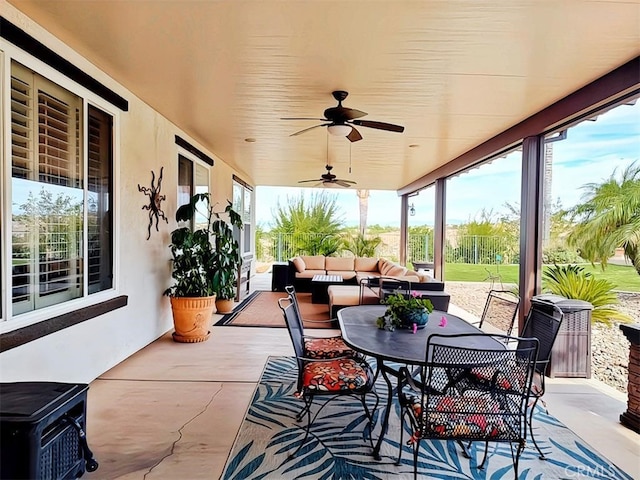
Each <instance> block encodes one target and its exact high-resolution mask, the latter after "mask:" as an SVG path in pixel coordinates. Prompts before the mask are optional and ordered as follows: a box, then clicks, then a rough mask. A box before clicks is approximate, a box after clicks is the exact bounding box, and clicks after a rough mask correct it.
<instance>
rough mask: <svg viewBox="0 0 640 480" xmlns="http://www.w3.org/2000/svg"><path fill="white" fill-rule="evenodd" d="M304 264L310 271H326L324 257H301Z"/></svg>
mask: <svg viewBox="0 0 640 480" xmlns="http://www.w3.org/2000/svg"><path fill="white" fill-rule="evenodd" d="M300 258H302V260H303V261H304V264H305V265H306V266H307V268H308V269H310V270H326V268H325V266H324V255H300Z"/></svg>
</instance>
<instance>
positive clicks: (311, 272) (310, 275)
mask: <svg viewBox="0 0 640 480" xmlns="http://www.w3.org/2000/svg"><path fill="white" fill-rule="evenodd" d="M326 274H327V272H326V270H311V269H309V268H307V269H306V270H305V271H304V272H296V278H313V277H314V275H326Z"/></svg>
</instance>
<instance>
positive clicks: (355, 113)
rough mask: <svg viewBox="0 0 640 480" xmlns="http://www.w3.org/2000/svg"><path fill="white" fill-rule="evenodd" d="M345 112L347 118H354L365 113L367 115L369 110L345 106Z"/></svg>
mask: <svg viewBox="0 0 640 480" xmlns="http://www.w3.org/2000/svg"><path fill="white" fill-rule="evenodd" d="M343 112H344V116H345V119H346V120H354V119H356V118H360V117H364V116H365V115H367V112H363V111H361V110H356V109H355V108H346V107H343Z"/></svg>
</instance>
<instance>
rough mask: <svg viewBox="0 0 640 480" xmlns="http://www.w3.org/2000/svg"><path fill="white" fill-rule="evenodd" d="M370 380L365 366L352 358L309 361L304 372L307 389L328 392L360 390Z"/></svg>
mask: <svg viewBox="0 0 640 480" xmlns="http://www.w3.org/2000/svg"><path fill="white" fill-rule="evenodd" d="M368 380H369V375H368V373H367V371H366V370H365V368H364V367H363V366H362V365H360V364H359V363H358V362H357V361H356V360H354V359H352V358H343V359H339V360H326V361H319V362H307V363H306V364H305V366H304V371H303V372H302V385H303V388H304V389H305V390H314V391H322V392H328V393H330V392H339V391H344V390H358V389H360V388H362V387H364V386H366V385H367V382H368Z"/></svg>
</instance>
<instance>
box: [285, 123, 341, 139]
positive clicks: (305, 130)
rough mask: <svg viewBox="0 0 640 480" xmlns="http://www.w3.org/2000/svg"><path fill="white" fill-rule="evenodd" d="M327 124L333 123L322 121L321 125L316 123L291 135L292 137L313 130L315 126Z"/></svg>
mask: <svg viewBox="0 0 640 480" xmlns="http://www.w3.org/2000/svg"><path fill="white" fill-rule="evenodd" d="M327 125H331V124H330V123H321V124H320V125H314V126H313V127H309V128H305V129H304V130H300V131H298V132H296V133H292V134H291V135H289V136H290V137H295V136H296V135H300V134H301V133H304V132H308V131H309V130H313V129H314V128H318V127H326V126H327Z"/></svg>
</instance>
